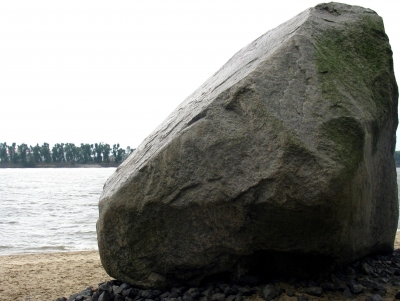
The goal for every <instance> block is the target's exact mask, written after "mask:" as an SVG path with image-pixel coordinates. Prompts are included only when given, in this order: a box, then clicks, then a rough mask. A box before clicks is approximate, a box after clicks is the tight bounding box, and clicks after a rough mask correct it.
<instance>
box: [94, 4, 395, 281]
mask: <svg viewBox="0 0 400 301" xmlns="http://www.w3.org/2000/svg"><path fill="white" fill-rule="evenodd" d="M397 101H398V90H397V85H396V81H395V77H394V72H393V62H392V52H391V48H390V45H389V41H388V38H387V36H386V34H385V32H384V27H383V22H382V19H381V18H380V17H379V16H378V15H377V14H376V13H375V12H373V11H371V10H369V9H364V8H361V7H356V6H348V5H344V4H338V3H329V4H320V5H318V6H316V7H315V8H311V9H308V10H306V11H304V12H302V13H301V14H299V15H297V16H296V17H294V18H293V19H291V20H289V21H287V22H286V23H284V24H282V25H281V26H279V27H277V28H275V29H273V30H271V31H269V32H267V33H266V34H265V35H263V36H261V37H260V38H258V39H257V40H256V41H254V42H253V43H251V44H250V45H248V46H247V47H245V48H243V49H242V50H240V51H239V52H238V53H237V54H236V55H235V56H234V57H233V58H232V59H231V60H229V61H228V62H227V64H226V65H224V66H223V67H222V68H221V69H220V70H219V71H218V72H217V73H216V74H215V75H213V76H212V77H211V78H210V79H209V80H208V81H207V82H206V83H204V84H203V85H202V86H201V87H200V88H199V89H198V90H196V91H195V92H194V93H193V94H192V95H191V96H190V97H189V98H187V99H186V100H185V101H184V102H183V103H182V104H181V105H180V106H179V107H178V108H177V109H176V110H175V111H174V112H173V113H172V114H171V115H170V117H169V118H168V119H167V120H166V121H165V122H164V123H163V124H161V125H160V126H159V127H158V128H157V129H156V130H155V131H154V133H153V134H152V135H150V136H149V137H148V138H147V139H146V140H145V141H144V142H143V143H142V144H141V145H140V146H139V147H138V149H137V150H136V152H135V153H134V154H133V155H131V156H130V157H129V158H128V159H127V160H126V161H125V162H124V163H123V164H122V165H121V166H120V167H119V168H118V169H117V171H116V172H115V173H114V174H113V175H112V176H111V177H110V179H109V180H108V181H107V183H106V184H105V186H104V191H103V193H102V196H101V199H100V204H99V209H100V217H99V221H98V223H97V234H98V243H99V251H100V256H101V260H102V263H103V266H104V268H105V270H106V271H107V272H108V273H109V274H110V275H111V276H113V277H115V278H117V279H120V280H122V281H125V282H129V283H131V284H134V285H138V286H143V287H155V286H159V287H161V286H164V287H165V286H170V285H181V284H184V285H193V284H199V283H200V282H201V281H203V280H204V279H207V278H209V277H213V275H217V274H221V273H226V274H228V275H229V276H230V277H232V278H240V277H241V276H242V275H244V274H258V275H265V274H268V273H270V272H273V273H284V274H294V275H295V274H301V275H303V276H304V275H306V274H309V273H312V272H315V271H317V270H318V271H320V270H321V269H325V270H329V269H331V268H333V267H336V266H339V265H341V264H344V263H348V262H350V261H352V260H355V259H357V258H360V257H362V256H365V255H368V254H371V253H375V252H385V251H390V250H392V249H393V241H394V237H395V233H396V228H397V219H398V200H397V182H396V170H395V164H394V159H393V152H394V147H395V132H396V128H397V123H398V120H397Z"/></svg>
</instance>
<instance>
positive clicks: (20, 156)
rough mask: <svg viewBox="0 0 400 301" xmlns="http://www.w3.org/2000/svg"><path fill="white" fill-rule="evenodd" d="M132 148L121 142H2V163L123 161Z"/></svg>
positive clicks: (0, 144)
mask: <svg viewBox="0 0 400 301" xmlns="http://www.w3.org/2000/svg"><path fill="white" fill-rule="evenodd" d="M131 152H132V149H131V148H130V147H129V146H128V147H127V150H126V151H125V150H124V149H122V148H121V147H120V146H119V144H118V143H117V144H114V145H113V148H111V147H110V144H108V143H103V142H100V143H95V144H88V143H81V145H80V146H76V145H75V144H74V143H56V144H55V145H54V146H53V147H50V145H49V144H48V143H47V142H44V143H43V144H42V145H41V146H40V145H39V144H38V143H37V144H36V145H35V146H32V145H31V146H28V145H27V144H25V143H22V144H20V145H17V144H16V143H15V142H14V143H12V144H11V145H7V143H6V142H4V143H0V163H22V164H23V165H24V166H29V167H30V166H34V165H35V164H36V163H51V162H56V163H59V162H60V163H61V162H71V164H74V163H83V164H85V163H92V162H95V163H110V162H116V163H121V162H122V161H123V160H124V159H125V158H126V157H127V156H128V155H129V154H130V153H131Z"/></svg>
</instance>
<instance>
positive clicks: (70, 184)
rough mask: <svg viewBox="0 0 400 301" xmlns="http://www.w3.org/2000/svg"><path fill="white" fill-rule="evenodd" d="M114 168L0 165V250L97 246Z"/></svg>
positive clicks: (15, 251) (399, 171) (17, 251)
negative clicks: (100, 216) (104, 192)
mask: <svg viewBox="0 0 400 301" xmlns="http://www.w3.org/2000/svg"><path fill="white" fill-rule="evenodd" d="M114 171H115V168H32V169H29V168H26V169H24V168H21V169H20V168H11V169H5V168H0V255H8V254H21V253H38V252H60V251H81V250H96V249H97V238H96V221H97V219H98V207H97V205H98V201H99V197H100V194H101V191H102V188H103V185H104V182H105V181H106V180H107V178H108V177H109V176H110V175H111V174H112V173H113V172H114ZM399 175H400V168H398V169H397V183H398V184H399V183H400V176H399Z"/></svg>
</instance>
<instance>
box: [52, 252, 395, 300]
mask: <svg viewBox="0 0 400 301" xmlns="http://www.w3.org/2000/svg"><path fill="white" fill-rule="evenodd" d="M396 299H399V300H400V249H396V250H395V251H394V252H393V253H392V254H390V255H375V256H371V257H366V258H364V259H362V260H359V261H356V262H354V263H352V264H350V265H348V266H346V267H344V268H343V269H341V270H338V271H335V272H333V273H332V274H330V275H324V276H320V277H319V278H315V279H296V278H290V279H284V278H279V277H277V278H276V279H271V280H270V281H268V282H267V283H261V282H259V280H258V278H257V277H254V276H247V277H244V278H243V282H242V283H226V282H223V281H217V282H212V283H206V284H204V285H203V286H202V287H173V288H171V289H169V290H167V291H165V290H164V291H162V290H159V289H146V290H143V289H140V288H137V287H133V286H131V285H130V284H128V283H122V282H121V281H118V280H111V281H108V282H104V283H100V284H99V286H98V287H97V288H96V287H88V288H86V289H84V290H82V291H81V292H79V293H76V294H73V295H71V296H69V298H66V297H61V298H57V299H56V300H55V301H244V300H248V301H256V300H267V301H270V300H276V301H290V300H293V301H296V300H297V301H307V300H310V301H311V300H365V301H379V300H396Z"/></svg>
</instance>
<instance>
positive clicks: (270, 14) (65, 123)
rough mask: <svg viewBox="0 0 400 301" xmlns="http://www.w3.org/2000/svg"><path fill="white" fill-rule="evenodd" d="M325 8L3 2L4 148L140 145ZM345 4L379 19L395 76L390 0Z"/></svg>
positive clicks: (89, 0)
mask: <svg viewBox="0 0 400 301" xmlns="http://www.w3.org/2000/svg"><path fill="white" fill-rule="evenodd" d="M320 2H321V1H308V0H302V1H285V0H282V1H266V0H262V1H256V0H246V1H244V0H242V1H234V0H229V1H225V0H223V1H218V0H213V1H205V0H202V1H187V0H185V1H176V0H169V1H165V0H164V1H161V0H160V1H133V0H129V1H100V0H85V1H83V0H78V1H74V0H68V1H56V0H49V1H42V0H38V1H33V0H29V1H4V0H0V43H1V47H0V105H1V106H0V112H1V115H0V141H1V142H7V143H8V144H11V143H12V142H16V143H17V144H20V143H23V142H24V143H27V144H32V145H33V144H35V143H39V144H42V143H43V142H48V143H50V144H51V145H53V144H54V143H57V142H60V143H61V142H64V143H65V142H72V143H75V144H80V143H81V142H84V143H95V142H105V143H109V144H114V143H117V142H119V143H120V144H121V145H122V146H123V147H126V146H128V145H129V146H131V147H133V148H134V147H137V146H138V145H139V144H140V143H141V142H142V140H143V139H144V138H145V137H146V136H148V135H149V134H150V133H151V132H152V131H153V130H154V129H155V128H156V127H157V126H158V125H159V124H160V123H162V122H163V121H164V119H166V117H167V116H168V115H169V114H170V113H171V112H172V111H173V110H174V109H175V107H177V106H178V105H179V104H180V103H181V102H182V101H183V100H184V99H185V98H186V97H187V96H189V95H190V94H191V93H192V92H193V91H194V90H195V89H196V88H198V87H199V86H200V85H201V84H202V83H203V82H204V81H205V80H206V79H207V78H209V77H210V76H211V75H212V74H213V73H214V72H216V71H217V70H218V69H219V68H220V67H221V66H222V65H223V64H225V62H226V61H227V60H228V59H229V58H231V57H232V56H233V55H234V54H235V53H236V52H237V51H239V50H240V49H241V48H243V47H244V46H246V45H247V44H249V43H250V42H252V41H253V40H255V39H256V38H258V37H259V36H260V35H262V34H264V33H265V32H267V31H268V30H270V29H272V28H274V27H276V26H278V25H279V24H281V23H283V22H285V21H286V20H288V19H290V18H292V17H294V16H295V15H297V14H298V13H300V12H301V11H303V10H305V9H307V8H309V7H312V6H315V5H317V4H318V3H320ZM346 3H348V4H354V5H360V6H364V7H368V8H371V9H373V10H375V11H376V12H377V13H378V14H379V15H380V16H382V17H383V20H384V23H385V28H386V33H387V34H388V36H389V39H390V42H391V45H392V50H393V52H394V63H395V72H396V73H397V74H399V72H398V71H399V67H398V66H399V64H400V62H398V57H400V41H399V34H398V29H399V28H400V18H399V17H398V12H397V9H396V7H394V4H393V3H394V2H393V1H392V0H380V1H361V0H360V1H347V2H346ZM399 59H400V58H399ZM397 145H398V146H397V147H396V149H400V143H398V144H397Z"/></svg>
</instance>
